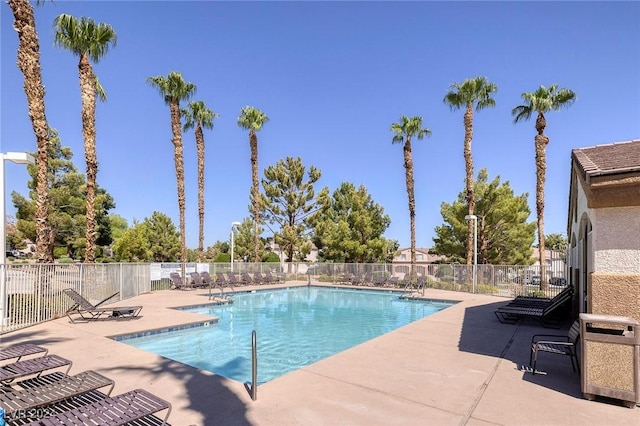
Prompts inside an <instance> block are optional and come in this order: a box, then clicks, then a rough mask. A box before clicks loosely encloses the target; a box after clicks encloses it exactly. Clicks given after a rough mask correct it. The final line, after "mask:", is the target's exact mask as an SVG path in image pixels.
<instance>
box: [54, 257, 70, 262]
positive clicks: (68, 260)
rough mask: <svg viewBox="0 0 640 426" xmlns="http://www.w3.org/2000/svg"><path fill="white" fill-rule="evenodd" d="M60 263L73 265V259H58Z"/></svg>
mask: <svg viewBox="0 0 640 426" xmlns="http://www.w3.org/2000/svg"><path fill="white" fill-rule="evenodd" d="M58 263H73V259H71V258H70V257H61V258H60V259H58Z"/></svg>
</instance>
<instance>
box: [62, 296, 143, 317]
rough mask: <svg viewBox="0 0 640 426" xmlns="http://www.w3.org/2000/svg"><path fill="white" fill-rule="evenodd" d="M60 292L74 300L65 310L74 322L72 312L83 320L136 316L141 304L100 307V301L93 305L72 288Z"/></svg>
mask: <svg viewBox="0 0 640 426" xmlns="http://www.w3.org/2000/svg"><path fill="white" fill-rule="evenodd" d="M62 292H63V293H64V294H66V295H67V296H69V298H71V300H73V301H74V304H73V306H71V307H70V308H69V309H67V312H66V313H67V316H68V317H69V319H70V320H71V322H73V323H75V322H76V321H75V320H74V319H73V317H72V316H71V315H73V314H77V315H79V316H80V318H82V319H83V320H84V321H90V320H97V319H131V318H136V317H137V316H138V315H139V314H140V311H141V310H142V306H111V307H106V306H105V307H101V306H99V305H100V304H101V303H102V302H100V303H99V304H98V305H93V304H91V302H89V301H88V300H87V299H85V298H84V297H82V295H81V294H80V293H78V292H77V291H75V290H74V289H72V288H65V289H64V290H62ZM111 297H113V296H111ZM111 297H110V298H111ZM106 300H108V299H106ZM77 319H78V318H76V320H77Z"/></svg>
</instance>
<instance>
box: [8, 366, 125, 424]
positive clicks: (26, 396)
mask: <svg viewBox="0 0 640 426" xmlns="http://www.w3.org/2000/svg"><path fill="white" fill-rule="evenodd" d="M106 386H110V388H109V390H108V392H107V396H108V395H111V391H112V390H113V387H114V386H115V382H114V381H113V380H111V379H108V378H106V377H104V376H103V375H101V374H98V373H96V372H95V371H91V370H89V371H84V372H82V373H79V374H76V375H74V376H66V375H65V376H62V377H61V378H56V379H55V380H54V381H51V382H47V383H44V384H42V385H37V386H32V387H31V386H30V387H26V388H24V389H10V390H5V391H3V392H0V406H2V408H3V409H4V412H5V415H7V416H8V417H9V418H11V417H12V415H13V414H14V413H16V412H29V411H30V410H33V411H34V412H35V411H36V410H35V409H36V408H38V407H43V406H46V405H49V404H54V403H56V402H60V401H64V400H65V399H68V398H71V397H74V396H78V395H82V394H83V393H87V392H91V391H95V390H98V389H100V388H103V387H106Z"/></svg>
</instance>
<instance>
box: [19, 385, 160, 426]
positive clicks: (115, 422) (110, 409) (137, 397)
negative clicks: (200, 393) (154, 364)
mask: <svg viewBox="0 0 640 426" xmlns="http://www.w3.org/2000/svg"><path fill="white" fill-rule="evenodd" d="M163 410H167V414H166V415H165V417H164V419H163V420H162V425H166V424H167V419H168V418H169V414H170V413H171V404H170V403H169V402H167V401H165V400H163V399H161V398H158V397H157V396H155V395H154V394H152V393H150V392H147V391H145V390H144V389H135V390H132V391H130V392H125V393H123V394H120V395H116V396H111V397H108V398H105V399H101V400H99V401H95V402H92V403H90V404H87V405H83V406H80V407H77V408H74V409H72V410H69V411H63V412H61V413H56V414H54V415H52V416H50V417H45V418H43V419H39V420H36V421H34V422H31V423H28V424H29V425H32V426H38V425H40V426H66V425H109V426H120V425H126V424H129V423H131V422H134V421H136V420H140V419H143V418H145V417H148V416H151V415H152V414H155V413H158V412H160V411H163ZM136 424H137V423H136ZM154 424H155V423H154Z"/></svg>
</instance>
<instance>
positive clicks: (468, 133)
mask: <svg viewBox="0 0 640 426" xmlns="http://www.w3.org/2000/svg"><path fill="white" fill-rule="evenodd" d="M471 139H473V104H472V103H469V104H467V109H466V110H465V112H464V164H465V169H466V172H467V179H466V181H467V206H468V211H469V213H468V214H469V215H472V214H473V213H474V211H475V209H476V200H475V196H474V191H475V182H474V177H473V155H472V153H471ZM474 226H475V224H474V223H473V221H471V220H469V221H467V265H471V264H472V263H473V247H474V244H473V229H474Z"/></svg>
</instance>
